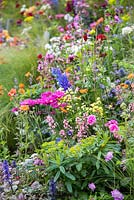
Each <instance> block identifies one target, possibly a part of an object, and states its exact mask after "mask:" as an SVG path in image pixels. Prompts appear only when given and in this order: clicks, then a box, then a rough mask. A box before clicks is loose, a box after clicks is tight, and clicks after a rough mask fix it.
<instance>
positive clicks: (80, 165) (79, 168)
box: [76, 163, 82, 172]
mask: <svg viewBox="0 0 134 200" xmlns="http://www.w3.org/2000/svg"><path fill="white" fill-rule="evenodd" d="M76 169H77V171H78V172H80V171H81V169H82V163H79V164H78V165H76Z"/></svg>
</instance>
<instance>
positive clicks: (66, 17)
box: [64, 14, 73, 22]
mask: <svg viewBox="0 0 134 200" xmlns="http://www.w3.org/2000/svg"><path fill="white" fill-rule="evenodd" d="M64 19H65V20H67V21H68V22H71V21H72V20H73V17H72V16H71V15H70V14H66V15H65V16H64Z"/></svg>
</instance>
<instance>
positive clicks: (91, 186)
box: [88, 183, 96, 192]
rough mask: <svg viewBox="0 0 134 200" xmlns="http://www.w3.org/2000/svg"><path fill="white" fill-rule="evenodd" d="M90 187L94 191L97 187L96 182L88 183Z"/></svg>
mask: <svg viewBox="0 0 134 200" xmlns="http://www.w3.org/2000/svg"><path fill="white" fill-rule="evenodd" d="M88 187H89V188H90V189H91V190H92V191H93V192H94V190H95V188H96V186H95V184H94V183H89V184H88Z"/></svg>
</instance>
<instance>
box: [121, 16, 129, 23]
mask: <svg viewBox="0 0 134 200" xmlns="http://www.w3.org/2000/svg"><path fill="white" fill-rule="evenodd" d="M121 19H122V20H123V21H125V22H127V21H129V20H130V16H129V15H128V14H126V15H124V16H122V17H121Z"/></svg>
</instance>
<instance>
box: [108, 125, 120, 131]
mask: <svg viewBox="0 0 134 200" xmlns="http://www.w3.org/2000/svg"><path fill="white" fill-rule="evenodd" d="M109 130H110V132H111V133H115V132H118V131H119V127H118V125H117V124H111V125H110V126H109Z"/></svg>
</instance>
